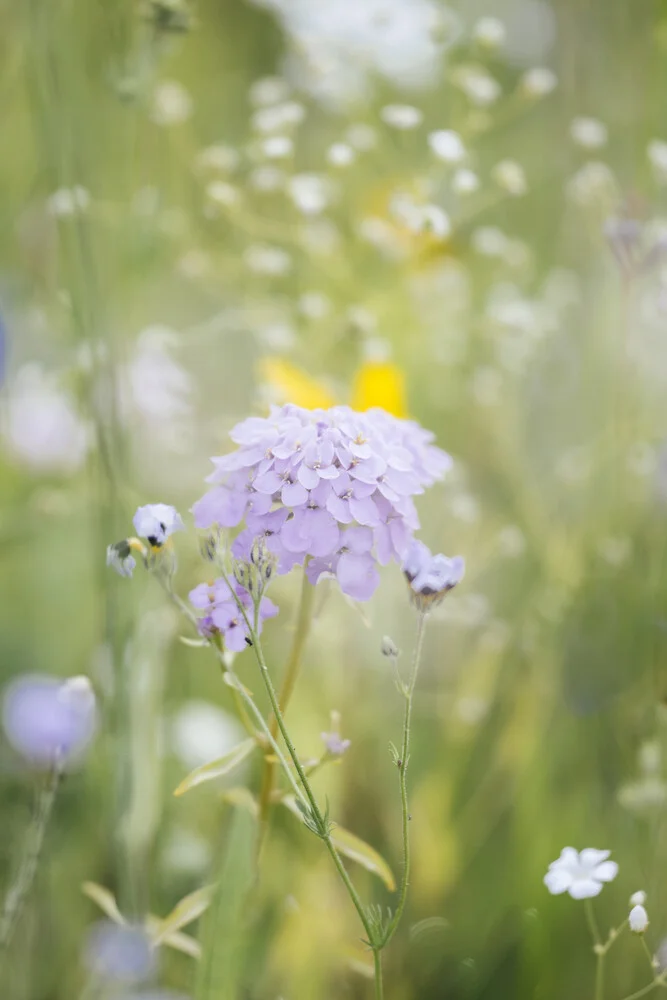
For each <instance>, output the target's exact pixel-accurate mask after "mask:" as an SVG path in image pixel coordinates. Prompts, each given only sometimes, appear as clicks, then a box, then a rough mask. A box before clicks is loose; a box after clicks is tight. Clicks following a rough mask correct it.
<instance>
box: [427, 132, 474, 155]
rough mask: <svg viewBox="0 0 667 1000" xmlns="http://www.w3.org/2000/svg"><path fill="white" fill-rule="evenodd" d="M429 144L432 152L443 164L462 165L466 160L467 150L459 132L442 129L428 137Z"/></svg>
mask: <svg viewBox="0 0 667 1000" xmlns="http://www.w3.org/2000/svg"><path fill="white" fill-rule="evenodd" d="M428 144H429V146H430V147H431V150H432V152H433V153H434V154H435V155H436V156H437V157H438V159H439V160H442V161H443V163H460V162H461V160H463V159H465V155H466V150H465V146H464V145H463V140H462V139H461V136H460V135H459V134H458V132H454V131H452V129H440V130H439V131H438V132H431V134H430V135H429V137H428Z"/></svg>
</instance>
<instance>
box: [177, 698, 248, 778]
mask: <svg viewBox="0 0 667 1000" xmlns="http://www.w3.org/2000/svg"><path fill="white" fill-rule="evenodd" d="M169 732H170V747H171V749H172V751H173V752H174V753H175V754H176V756H177V757H178V758H180V760H181V762H182V764H183V766H184V767H186V768H187V769H188V770H193V769H194V768H195V767H201V765H202V764H208V763H209V762H210V761H212V760H216V759H217V758H218V757H222V756H223V755H224V754H226V753H227V752H228V751H229V750H231V749H232V747H234V746H236V744H237V743H239V742H240V740H242V739H243V729H242V728H241V726H240V725H239V724H238V722H237V721H236V719H235V718H234V717H233V716H232V715H230V714H229V713H228V712H223V710H222V709H221V708H218V706H217V705H214V704H212V703H211V702H208V701H203V700H199V699H193V700H191V701H186V702H184V703H183V704H182V705H181V707H180V708H179V709H178V711H177V712H176V714H175V715H174V716H173V717H172V720H171V725H170V727H169Z"/></svg>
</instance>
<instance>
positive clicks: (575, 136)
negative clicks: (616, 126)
mask: <svg viewBox="0 0 667 1000" xmlns="http://www.w3.org/2000/svg"><path fill="white" fill-rule="evenodd" d="M608 135H609V133H608V132H607V126H606V125H605V124H604V123H603V122H601V121H599V120H598V119H597V118H573V119H572V121H571V122H570V136H571V137H572V141H573V142H576V144H577V145H578V146H583V148H584V149H600V147H601V146H606V144H607V139H608Z"/></svg>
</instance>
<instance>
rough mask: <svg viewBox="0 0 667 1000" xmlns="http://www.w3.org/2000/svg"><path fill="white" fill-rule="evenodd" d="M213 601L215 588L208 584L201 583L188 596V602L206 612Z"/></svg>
mask: <svg viewBox="0 0 667 1000" xmlns="http://www.w3.org/2000/svg"><path fill="white" fill-rule="evenodd" d="M212 599H213V588H212V587H211V586H210V585H209V584H208V583H200V584H198V586H196V587H195V588H194V590H191V591H190V593H189V594H188V600H189V601H190V604H192V606H193V607H194V608H199V609H200V610H201V611H204V610H205V609H206V608H208V607H209V606H210V604H211V601H212Z"/></svg>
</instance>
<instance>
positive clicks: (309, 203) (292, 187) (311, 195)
mask: <svg viewBox="0 0 667 1000" xmlns="http://www.w3.org/2000/svg"><path fill="white" fill-rule="evenodd" d="M287 190H288V193H289V196H290V198H291V199H292V201H293V202H294V205H295V207H296V208H298V210H299V211H300V212H303V214H304V215H319V214H320V212H323V211H324V209H325V208H326V207H327V205H328V204H329V187H328V185H327V183H326V180H325V179H324V178H323V177H320V176H318V174H295V175H294V177H291V178H290V180H289V182H288V185H287Z"/></svg>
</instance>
